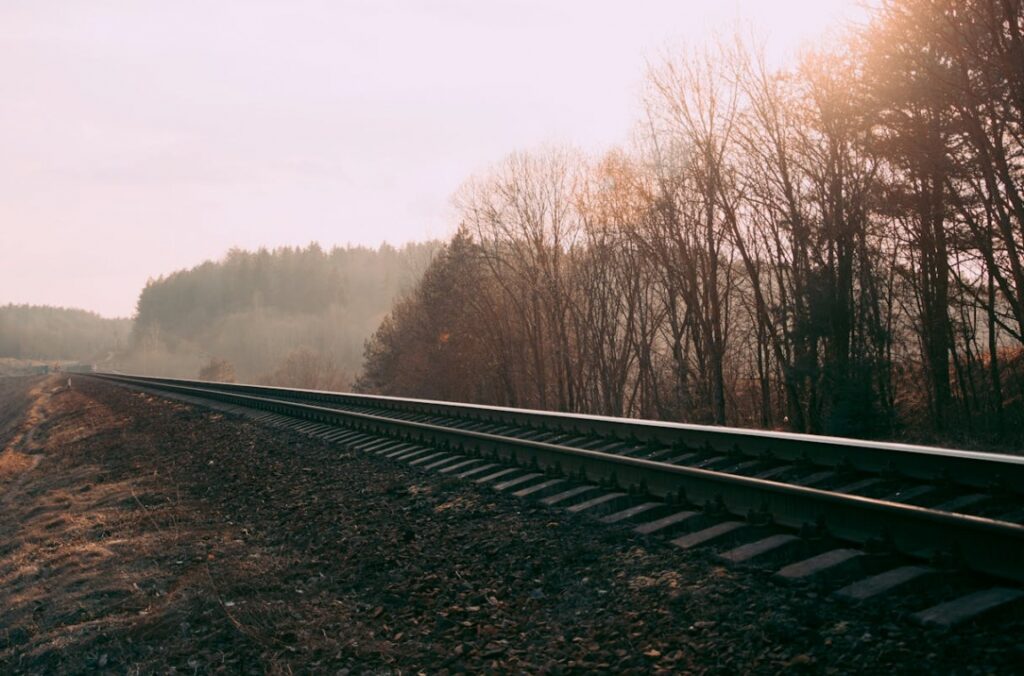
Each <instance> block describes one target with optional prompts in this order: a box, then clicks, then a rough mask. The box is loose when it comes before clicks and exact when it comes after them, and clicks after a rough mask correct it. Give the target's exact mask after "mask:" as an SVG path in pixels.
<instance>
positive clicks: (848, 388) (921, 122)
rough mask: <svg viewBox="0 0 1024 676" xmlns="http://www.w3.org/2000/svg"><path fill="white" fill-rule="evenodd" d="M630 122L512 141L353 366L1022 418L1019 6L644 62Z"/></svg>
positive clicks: (599, 388)
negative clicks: (516, 146) (530, 146)
mask: <svg viewBox="0 0 1024 676" xmlns="http://www.w3.org/2000/svg"><path fill="white" fill-rule="evenodd" d="M643 103H644V106H643V110H644V114H643V116H642V119H641V120H640V121H639V122H638V124H637V134H636V139H635V142H633V143H632V144H631V145H630V146H629V147H627V148H619V149H614V150H612V151H610V152H608V153H606V154H605V155H603V156H600V157H586V156H583V155H582V154H580V153H578V152H576V151H574V150H572V149H565V148H548V149H545V150H543V151H540V152H534V153H516V154H513V155H511V156H509V157H508V158H507V159H506V160H505V161H503V162H502V163H500V164H499V165H498V166H496V167H493V168H492V169H491V170H490V171H488V172H486V173H484V174H482V175H479V176H476V177H473V178H472V179H470V180H469V181H468V182H467V183H466V185H465V186H464V187H463V188H462V189H461V190H460V192H459V194H458V195H457V197H456V205H457V208H458V211H459V215H460V221H461V225H460V229H459V231H458V233H457V234H456V235H455V237H454V238H453V239H452V240H451V241H450V242H449V243H448V244H447V246H446V247H445V248H444V250H443V251H442V252H441V253H440V254H439V255H438V256H437V257H436V258H435V260H434V261H433V263H432V265H431V266H430V267H429V269H428V270H427V272H426V273H425V275H424V276H423V278H422V280H421V281H420V283H419V285H418V286H417V287H416V288H415V290H414V291H413V292H411V293H410V294H408V295H407V296H406V297H404V298H403V299H401V300H400V301H399V302H398V303H397V304H396V306H395V307H394V309H393V311H392V312H391V313H390V315H389V316H388V317H387V318H386V319H385V320H384V322H383V323H382V324H381V326H380V327H379V329H378V330H377V332H376V333H375V334H374V335H373V337H372V339H371V340H370V341H369V342H368V343H367V346H366V350H365V362H364V368H363V373H362V375H361V377H360V379H359V383H358V386H359V387H360V388H361V389H363V390H366V391H373V392H381V393H387V394H401V395H411V396H423V397H436V398H443V399H458V400H466V401H477V402H482V403H493V404H503V405H512V406H527V407H537V408H546V409H558V410H563V411H575V412H586V413H596V414H606V415H625V416H640V417H645V418H656V419H663V420H677V421H689V422H702V423H715V424H739V425H753V426H761V427H766V428H786V429H792V430H796V431H802V432H812V433H828V434H843V435H856V436H894V435H897V436H898V435H908V436H913V437H915V438H922V437H924V438H927V437H931V438H938V439H949V438H957V437H964V436H966V437H971V438H976V439H984V440H990V441H1002V442H1008V441H1012V440H1016V439H1019V438H1020V436H1021V432H1020V430H1021V425H1020V424H1019V423H1020V422H1021V421H1022V419H1024V417H1022V415H1021V413H1022V408H1021V402H1022V392H1024V390H1022V388H1024V379H1022V378H1021V375H1022V373H1024V372H1022V369H1021V348H1022V342H1024V255H1022V247H1024V187H1022V186H1024V181H1022V179H1024V6H1022V1H1021V0H888V1H887V2H883V3H882V4H881V5H880V6H879V7H878V8H877V9H876V10H875V12H874V14H873V16H872V18H871V20H870V21H869V22H868V23H867V24H866V25H865V26H863V27H861V28H859V29H857V30H854V31H851V33H850V34H849V35H848V36H847V37H846V38H844V39H843V40H841V41H838V42H837V44H836V45H835V46H833V47H832V48H817V49H814V50H809V51H807V52H806V53H804V54H803V55H802V56H801V58H800V59H799V60H798V62H797V63H796V64H795V65H793V66H791V67H787V68H784V69H773V68H771V67H769V66H768V65H767V63H766V59H765V58H764V56H763V52H762V50H761V49H760V48H759V47H758V45H757V44H755V43H754V41H752V40H744V39H739V38H735V39H729V40H722V41H719V42H718V43H716V44H715V45H713V46H711V47H706V48H701V49H698V50H691V51H688V52H686V53H683V54H680V55H678V56H676V57H673V58H669V59H666V60H665V61H664V62H663V63H661V64H660V65H657V66H655V67H652V68H651V69H650V72H649V74H648V77H647V86H646V89H645V94H644V99H643Z"/></svg>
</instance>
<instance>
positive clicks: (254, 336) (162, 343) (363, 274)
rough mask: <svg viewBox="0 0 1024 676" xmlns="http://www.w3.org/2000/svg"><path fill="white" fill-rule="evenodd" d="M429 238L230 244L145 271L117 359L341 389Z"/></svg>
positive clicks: (414, 273) (426, 257) (170, 371)
mask: <svg viewBox="0 0 1024 676" xmlns="http://www.w3.org/2000/svg"><path fill="white" fill-rule="evenodd" d="M438 246H439V244H436V243H424V244H410V245H407V246H404V247H402V248H394V247H391V246H387V245H385V246H382V247H380V248H378V249H368V248H362V247H349V248H334V249H331V250H330V251H325V250H323V249H322V248H320V247H319V246H318V245H316V244H312V245H310V246H308V247H306V248H291V247H284V248H278V249H273V250H268V249H260V250H258V251H255V252H250V251H242V250H232V251H230V252H229V253H228V254H227V256H226V257H225V258H224V259H222V260H219V261H208V262H206V263H203V264H202V265H199V266H196V267H194V268H191V269H189V270H181V271H179V272H175V273H173V274H170V275H168V276H166V277H160V278H158V279H155V280H151V281H150V282H149V283H148V284H147V285H146V287H145V289H143V291H142V293H141V295H140V296H139V301H138V306H137V311H136V317H135V323H134V327H133V329H132V335H131V341H130V346H129V348H130V349H129V350H128V351H127V352H126V353H125V354H124V355H123V356H122V357H121V359H120V366H121V367H122V368H123V369H125V370H132V371H138V372H145V373H152V374H164V375H171V376H183V377H185V376H187V377H195V376H196V375H198V373H199V372H200V370H201V369H202V370H203V373H204V374H205V375H206V376H207V377H210V378H216V379H231V378H237V379H238V380H244V381H248V382H254V381H262V382H274V383H281V384H286V383H287V384H291V385H294V386H304V387H329V388H334V389H342V388H345V387H347V386H348V385H349V383H350V381H351V378H352V376H353V375H354V374H355V373H357V372H358V370H359V366H360V362H361V355H362V350H363V344H364V341H365V340H366V339H367V337H368V336H369V335H370V334H372V332H373V330H374V329H375V328H376V327H377V326H378V325H379V323H380V321H381V319H382V318H383V317H384V316H385V315H386V314H387V312H388V310H389V309H390V308H391V306H392V303H393V301H394V299H395V297H396V296H397V295H398V294H399V293H400V292H402V291H407V290H409V289H411V288H412V287H414V286H415V284H416V282H417V281H418V279H419V276H420V274H422V271H423V270H425V269H426V267H427V265H428V264H429V261H430V258H431V256H432V254H433V252H434V251H435V250H436V249H437V248H438ZM295 374H300V375H295Z"/></svg>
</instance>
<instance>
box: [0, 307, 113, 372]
mask: <svg viewBox="0 0 1024 676" xmlns="http://www.w3.org/2000/svg"><path fill="white" fill-rule="evenodd" d="M130 331H131V321H130V320H128V319H106V318H104V317H101V316H99V315H98V314H95V313H93V312H88V311H86V310H74V309H70V308H62V307H51V306H47V305H14V304H8V305H3V306H0V357H9V358H13V359H39V360H78V361H83V362H93V361H99V360H102V359H107V358H110V356H111V355H112V354H113V353H114V352H116V351H117V350H120V349H123V348H124V347H125V346H126V345H127V343H128V335H129V332H130Z"/></svg>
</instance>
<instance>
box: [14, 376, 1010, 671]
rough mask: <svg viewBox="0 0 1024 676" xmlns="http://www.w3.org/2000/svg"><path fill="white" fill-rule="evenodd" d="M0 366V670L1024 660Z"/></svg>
mask: <svg viewBox="0 0 1024 676" xmlns="http://www.w3.org/2000/svg"><path fill="white" fill-rule="evenodd" d="M65 382H66V378H65V379H63V380H62V379H59V378H53V377H51V378H44V379H10V380H7V381H4V380H2V379H0V434H2V435H3V436H0V445H2V447H3V448H4V451H3V453H2V455H0V673H4V674H7V673H82V672H90V673H91V672H101V673H102V672H108V673H188V674H195V673H207V672H228V673H239V672H242V673H268V672H269V673H348V672H352V673H363V672H367V671H372V672H377V673H417V672H420V671H422V672H426V673H445V672H477V671H482V670H483V671H498V672H505V671H520V672H528V673H533V672H550V673H569V672H574V673H578V672H594V671H608V672H642V673H648V672H662V673H669V672H692V673H720V674H736V673H750V672H756V673H778V672H787V673H788V672H794V673H801V672H809V673H817V672H822V673H849V672H867V673H893V672H898V673H908V672H909V673H930V674H931V673H944V672H958V673H1012V672H1014V671H1015V670H1019V669H1020V665H1021V664H1024V633H1022V625H1021V622H1020V620H1019V618H1016V617H1013V618H1009V619H1008V620H1005V621H1003V622H997V623H991V622H990V623H988V624H984V625H980V626H978V627H971V628H968V629H967V630H964V631H959V632H956V633H951V634H948V635H947V634H942V633H939V632H937V631H934V630H926V629H923V628H920V627H917V626H915V625H913V624H911V623H909V622H907V621H905V620H902V619H900V618H899V617H898V616H896V615H895V614H894V613H893V612H892V611H891V610H886V609H884V608H881V607H879V606H877V605H874V606H870V607H867V608H863V609H853V608H849V607H847V606H844V605H841V604H838V603H835V602H833V601H831V600H830V599H829V598H828V597H827V596H821V595H819V594H818V593H817V592H816V591H814V589H813V588H790V587H783V586H779V585H775V584H773V583H771V582H770V581H769V580H768V578H767V576H765V575H763V574H760V573H758V572H756V571H742V570H733V569H727V568H723V567H721V566H719V565H716V564H715V563H714V562H713V560H712V559H711V558H710V557H709V556H708V555H707V554H702V553H699V552H697V553H693V552H691V553H687V552H682V551H676V550H674V548H671V547H668V546H665V545H662V544H660V543H658V542H655V541H650V542H648V541H645V540H642V539H640V538H638V537H634V536H631V535H629V534H627V533H626V531H625V530H624V529H617V528H610V527H598V526H595V525H594V524H593V523H592V522H590V521H588V520H586V519H583V518H578V517H573V516H570V515H568V514H565V513H563V512H556V511H553V510H549V509H547V508H543V507H540V506H537V505H533V504H529V503H523V502H521V501H518V500H517V499H515V498H511V497H508V496H504V495H498V494H495V493H493V492H491V491H490V490H488V489H477V488H475V487H473V486H470V485H466V484H463V483H457V482H455V481H453V480H449V479H444V478H442V477H439V476H436V475H428V474H425V473H422V472H418V471H415V470H412V469H410V468H405V467H400V466H397V465H391V464H388V462H387V461H383V460H378V459H373V458H362V457H357V456H353V455H351V454H348V453H346V452H344V451H341V450H339V449H337V448H334V447H331V446H328V445H326V444H322V443H320V442H316V441H311V440H309V439H306V438H303V437H298V436H295V435H292V434H290V433H284V432H281V431H278V430H271V429H268V428H264V427H260V426H258V425H254V424H252V423H249V422H247V421H244V420H238V419H233V418H225V417H224V416H223V415H221V414H217V413H212V412H209V411H205V410H201V409H196V408H192V407H189V406H186V405H183V404H180V403H172V402H168V401H165V400H162V399H158V398H154V397H152V396H149V395H145V394H141V393H137V392H130V391H128V390H124V389H121V388H118V387H115V386H113V385H110V384H106V383H101V382H98V381H95V380H91V379H87V378H76V379H75V381H74V388H73V389H71V390H70V391H68V390H66V389H65V388H63V384H64V383H65Z"/></svg>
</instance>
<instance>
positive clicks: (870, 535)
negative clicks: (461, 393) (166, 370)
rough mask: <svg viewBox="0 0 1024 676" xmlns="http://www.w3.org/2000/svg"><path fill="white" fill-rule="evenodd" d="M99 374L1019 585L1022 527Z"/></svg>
mask: <svg viewBox="0 0 1024 676" xmlns="http://www.w3.org/2000/svg"><path fill="white" fill-rule="evenodd" d="M98 377H100V378H104V379H108V380H113V381H118V382H123V383H126V384H129V385H134V386H143V387H150V388H153V389H155V390H158V391H159V390H163V391H168V392H175V393H178V394H183V395H186V396H192V397H197V398H199V399H206V400H215V401H221V402H224V403H229V404H235V405H239V406H244V407H247V408H253V409H258V410H265V411H270V412H275V413H279V414H283V415H286V416H289V417H295V418H301V419H305V420H310V421H313V422H320V423H326V424H332V425H340V426H345V427H349V428H353V429H358V430H362V431H365V432H368V433H374V434H381V435H387V436H392V437H397V438H400V439H404V440H408V441H418V442H423V443H434V444H440V445H442V446H444V447H447V448H451V449H456V450H462V451H464V452H476V453H479V454H480V455H482V456H486V457H493V458H497V459H500V460H504V461H510V462H516V463H519V464H523V465H530V466H535V467H538V468H539V469H542V470H546V471H552V470H557V471H561V472H564V473H566V474H568V475H570V476H579V477H580V478H586V479H589V480H598V481H602V482H606V483H617V484H619V485H625V486H637V487H642V488H644V489H645V490H646V491H647V492H648V493H650V494H651V495H653V496H655V497H659V498H663V499H666V500H670V499H675V498H683V499H685V500H686V501H687V502H690V503H693V504H696V505H701V506H707V507H714V508H716V509H718V508H721V509H724V510H725V511H727V512H729V513H731V514H735V515H738V516H741V517H748V516H750V515H757V514H764V515H768V516H770V517H771V518H772V520H774V522H775V523H777V524H779V525H782V526H786V527H790V528H802V527H805V526H808V525H812V526H824V527H825V528H826V529H827V531H828V532H829V533H830V534H831V535H833V536H835V537H836V538H839V539H841V540H847V541H850V542H854V543H858V544H864V543H870V542H873V541H878V540H884V541H887V542H888V543H890V544H891V546H892V547H893V548H894V549H895V550H896V551H898V552H901V553H903V554H906V555H908V556H911V557H914V558H918V559H925V560H927V559H931V558H933V557H935V556H937V555H941V554H944V553H950V552H952V553H953V555H954V556H955V557H956V559H957V560H959V561H960V562H962V564H963V565H964V566H965V567H967V568H968V569H971V570H974V571H977V572H981V573H985V574H988V575H992V576H995V577H999V578H1003V579H1007V580H1013V581H1015V582H1018V583H1024V526H1021V525H1017V524H1011V523H1006V522H1001V521H994V520H991V519H985V518H981V517H975V516H967V515H962V514H953V513H949V512H940V511H936V510H931V509H927V508H922V507H914V506H910V505H905V504H898V503H893V502H886V501H883V500H876V499H872V498H865V497H860V496H854V495H846V494H842V493H835V492H830V491H825V490H819V489H814V488H807V487H803V486H795V485H791V484H785V483H779V482H774V481H769V480H764V479H755V478H751V477H744V476H737V475H732V474H725V473H721V472H715V471H711V470H703V469H697V468H692V467H683V466H678V465H669V464H666V463H661V462H657V461H652V460H646V459H641V458H633V457H629V456H623V455H615V454H611V453H603V452H600V451H591V450H584V449H579V448H571V447H567V446H561V445H558V444H551V443H545V442H539V441H530V440H526V439H520V438H515V437H507V436H502V435H498V434H490V433H486V432H475V431H469V430H463V429H458V428H451V427H443V426H439V425H434V424H430V423H422V422H413V421H408V420H400V419H396V418H391V417H386V416H380V415H373V414H369V413H362V412H353V411H343V410H339V409H334V408H328V407H324V406H317V405H313V404H307V403H298V402H292V401H284V400H282V399H278V398H268V397H260V396H254V395H253V394H242V393H240V392H234V391H230V390H228V389H224V388H222V389H211V388H207V387H199V386H197V385H201V384H202V383H194V384H193V385H184V384H181V383H183V382H190V381H176V382H168V381H167V380H166V379H164V380H163V382H155V381H154V379H144V378H135V377H129V376H121V375H114V374H102V375H99V376H98Z"/></svg>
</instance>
